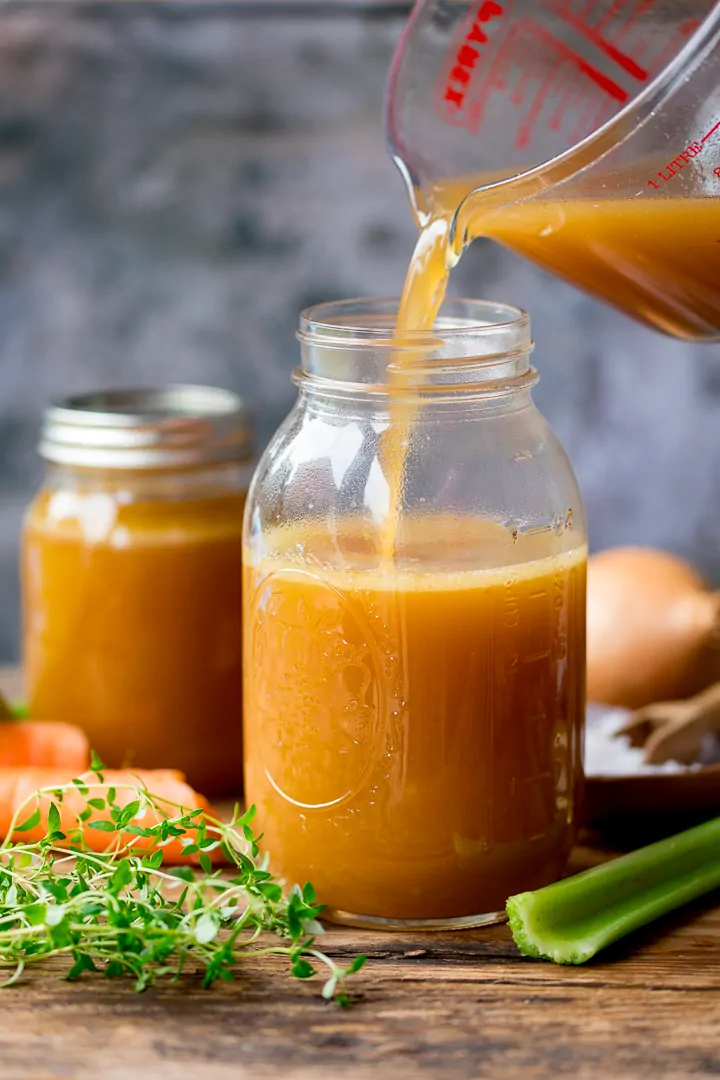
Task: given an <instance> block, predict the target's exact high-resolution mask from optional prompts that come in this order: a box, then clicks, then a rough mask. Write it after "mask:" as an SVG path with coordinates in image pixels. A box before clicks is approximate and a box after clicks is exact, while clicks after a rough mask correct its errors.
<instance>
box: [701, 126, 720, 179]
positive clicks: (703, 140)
mask: <svg viewBox="0 0 720 1080" xmlns="http://www.w3.org/2000/svg"><path fill="white" fill-rule="evenodd" d="M718 128H720V120H718V122H717V124H716V125H715V127H714V128H710V130H709V131H708V133H707V135H703V137H702V139H701V140H700V142H701V143H706V142H707V141H708V139H709V138H711V137H712V136H713V135H714V134H715V132H716V131H717V130H718ZM717 171H718V170H717V169H716V170H715V172H716V173H717ZM718 175H720V174H718Z"/></svg>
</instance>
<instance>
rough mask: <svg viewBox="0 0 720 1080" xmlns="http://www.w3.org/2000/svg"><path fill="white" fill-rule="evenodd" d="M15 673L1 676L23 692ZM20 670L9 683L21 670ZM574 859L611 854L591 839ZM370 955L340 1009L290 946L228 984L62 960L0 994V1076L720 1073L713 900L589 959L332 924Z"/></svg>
mask: <svg viewBox="0 0 720 1080" xmlns="http://www.w3.org/2000/svg"><path fill="white" fill-rule="evenodd" d="M16 680H17V676H16V673H15V672H11V673H9V679H8V673H7V672H2V671H0V686H1V687H2V688H3V690H4V691H5V692H8V693H9V694H11V696H15V695H16V694H17V693H18V691H19V687H18V684H17V681H16ZM13 683H14V685H13ZM584 839H585V841H586V842H585V843H584V845H583V846H581V847H578V848H577V849H576V851H575V853H574V855H573V860H572V869H573V870H580V869H584V868H586V867H588V866H592V865H594V864H596V863H598V862H602V861H603V860H604V859H607V858H608V857H611V856H612V855H613V854H614V853H613V851H612V849H609V848H608V847H607V846H604V845H603V843H602V840H601V838H599V837H597V836H590V835H588V836H587V837H585V838H584ZM325 944H326V947H327V949H328V951H329V952H330V953H331V954H332V955H333V956H335V957H337V958H349V957H351V956H353V955H356V954H357V953H358V952H364V953H366V954H367V955H368V958H369V959H368V964H367V966H366V968H365V969H364V970H363V972H362V973H361V974H360V975H359V976H358V977H357V980H356V983H355V987H356V992H357V1001H356V1003H355V1004H354V1006H353V1008H352V1009H350V1010H347V1011H342V1010H339V1009H338V1008H337V1007H336V1006H332V1005H328V1004H327V1003H325V1002H323V1001H322V1000H321V998H320V995H319V986H318V985H317V984H316V983H302V984H301V983H298V982H297V981H295V980H293V979H291V977H290V976H289V974H288V973H287V969H286V967H285V964H284V963H283V961H282V959H280V958H276V957H270V958H264V959H263V960H254V961H250V962H248V963H247V966H246V967H245V968H244V969H243V970H242V972H239V977H238V980H237V982H236V983H235V984H233V985H231V986H228V985H225V984H222V985H218V986H217V987H215V988H213V989H212V990H211V991H203V990H202V989H201V988H200V983H199V979H198V978H197V977H196V976H194V975H192V974H191V975H189V976H188V977H186V978H185V979H184V980H183V981H182V982H181V983H180V984H177V985H173V984H165V985H162V986H161V987H158V988H156V989H153V990H150V991H147V992H146V993H145V994H142V995H138V994H135V993H134V991H133V989H132V987H131V986H129V985H128V984H127V983H125V982H119V981H106V980H104V979H103V978H102V977H99V976H93V977H91V978H86V979H84V980H83V981H81V982H79V983H73V984H69V983H64V982H61V981H59V976H60V975H61V974H62V972H63V970H65V968H64V966H63V965H62V964H60V963H58V962H53V963H52V964H50V965H47V966H45V967H43V968H38V969H36V970H35V971H31V972H29V973H28V974H27V976H26V977H25V978H24V979H23V981H22V982H21V983H20V984H19V985H18V986H16V987H14V988H11V989H9V990H7V991H6V992H4V993H3V994H2V995H1V996H0V1006H1V1007H0V1080H56V1078H58V1077H70V1078H75V1080H136V1078H137V1077H138V1076H139V1075H140V1076H142V1080H170V1078H172V1080H231V1078H232V1080H245V1078H250V1077H266V1076H272V1077H275V1076H280V1075H282V1076H283V1077H289V1078H292V1080H331V1078H332V1080H335V1078H338V1077H343V1080H346V1078H347V1080H370V1078H372V1080H399V1078H408V1080H411V1078H413V1077H422V1078H423V1080H427V1078H438V1080H446V1078H447V1080H456V1078H457V1080H473V1078H476V1077H477V1078H481V1077H483V1078H484V1077H501V1078H502V1080H540V1078H546V1077H551V1076H552V1077H573V1078H575V1080H605V1078H617V1080H631V1078H632V1080H635V1078H644V1077H653V1078H654V1080H665V1078H667V1080H685V1078H688V1080H689V1078H690V1077H697V1076H713V1075H720V901H718V898H717V897H715V898H711V899H710V900H706V901H703V902H699V903H697V904H695V905H693V906H691V907H690V908H687V909H685V910H684V911H682V912H679V913H676V914H675V915H673V916H671V917H669V918H667V919H665V920H663V921H662V922H661V923H659V924H657V925H655V926H653V927H649V928H647V929H646V930H645V931H643V932H641V933H639V934H636V935H634V937H633V938H632V939H630V940H626V941H624V942H621V943H620V944H619V945H617V946H616V947H615V948H613V949H612V950H608V952H607V953H606V954H604V955H603V956H602V957H601V958H600V959H599V960H597V961H596V962H594V963H591V964H587V965H585V966H582V967H578V968H574V967H557V966H554V965H552V964H545V963H537V962H534V961H531V960H526V959H523V958H522V957H520V956H519V955H518V952H517V950H516V948H515V946H514V944H513V942H512V939H511V937H510V933H509V931H508V928H507V927H505V926H500V927H487V928H484V929H482V930H476V931H467V932H463V933H448V934H419V933H415V934H407V935H403V936H399V935H391V934H379V933H364V932H356V931H348V930H345V929H342V930H341V929H336V928H330V929H329V930H328V934H327V937H326V942H325Z"/></svg>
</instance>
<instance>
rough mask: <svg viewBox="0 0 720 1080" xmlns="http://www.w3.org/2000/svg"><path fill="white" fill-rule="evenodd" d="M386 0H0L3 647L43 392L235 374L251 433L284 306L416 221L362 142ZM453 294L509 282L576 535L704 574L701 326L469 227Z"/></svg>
mask: <svg viewBox="0 0 720 1080" xmlns="http://www.w3.org/2000/svg"><path fill="white" fill-rule="evenodd" d="M402 8H403V5H402V4H387V5H383V4H382V3H380V4H378V5H377V6H375V7H373V8H372V9H370V8H363V6H362V4H360V5H356V7H355V9H354V10H352V11H351V10H349V8H348V9H347V10H346V9H345V8H344V6H343V5H342V4H341V3H336V4H335V5H331V4H329V3H327V4H317V3H316V4H315V5H307V7H304V6H303V4H302V3H301V2H300V0H294V2H293V3H291V4H288V5H285V7H284V9H283V8H282V5H280V6H278V5H274V4H273V3H272V2H270V0H267V2H266V3H265V5H263V4H262V3H260V4H258V3H255V4H253V5H246V4H243V3H234V4H233V3H228V4H226V5H218V4H212V3H202V4H196V5H188V4H175V3H173V2H172V0H170V2H166V3H161V4H158V5H150V4H145V3H143V2H142V0H141V2H139V3H134V4H126V3H124V2H118V3H116V4H112V3H111V4H101V5H97V6H93V5H91V4H90V5H88V4H81V5H77V6H74V5H72V4H70V5H66V4H55V3H53V4H49V3H45V2H39V3H37V4H33V3H30V2H27V0H23V2H22V3H19V4H13V3H9V4H6V5H5V6H4V7H2V8H0V611H2V618H1V619H0V661H3V660H9V659H13V658H14V657H16V656H17V646H18V641H17V634H18V622H17V612H18V595H17V582H16V561H17V545H18V532H19V528H20V520H21V514H22V511H23V508H24V506H25V504H26V502H27V500H28V499H29V497H30V496H31V494H32V491H33V488H34V486H35V485H36V484H37V482H38V478H39V475H40V466H39V463H38V461H37V459H36V455H35V441H36V436H37V430H38V424H39V418H40V413H41V410H42V408H43V406H44V405H45V403H46V402H47V400H48V399H49V398H51V397H53V396H54V395H58V394H66V393H68V392H71V391H79V390H88V389H93V388H99V387H103V386H105V387H107V386H109V385H113V386H115V385H129V384H152V383H157V382H163V381H170V380H195V381H203V382H208V383H217V384H220V385H225V386H229V387H233V388H236V389H238V390H240V391H241V392H243V393H245V394H247V395H248V397H249V398H251V399H252V400H253V401H254V402H255V403H256V405H257V407H258V410H259V414H260V435H261V439H263V440H264V439H266V438H267V437H268V435H269V434H270V433H271V431H272V430H273V428H274V427H275V426H276V424H277V423H278V422H279V420H280V419H281V418H282V416H283V414H284V413H285V412H286V410H287V409H288V407H289V405H290V403H291V401H292V398H293V389H292V386H291V384H290V380H289V376H290V372H291V369H292V367H293V365H294V364H295V362H296V359H297V346H296V342H295V339H294V331H295V327H296V321H297V315H298V311H299V310H300V309H301V308H302V307H304V306H306V305H308V304H310V303H313V302H315V301H319V300H323V299H325V300H327V299H331V298H334V297H348V296H353V295H360V294H368V293H370V294H379V293H387V294H395V293H397V291H398V290H399V288H400V285H401V282H402V277H403V272H404V269H405V267H406V264H407V259H408V256H409V254H410V251H411V249H412V245H413V240H414V235H415V234H414V227H413V224H412V221H411V217H410V212H409V209H408V206H407V203H406V198H405V194H404V191H403V188H402V184H401V181H400V178H399V176H398V175H397V174H396V172H395V171H394V168H393V166H392V165H391V164H390V162H389V160H388V157H387V154H386V150H385V146H384V143H383V135H382V124H381V103H382V92H383V83H384V78H385V73H386V70H387V67H388V63H389V60H390V56H391V53H392V49H393V47H394V44H395V42H396V40H397V38H398V35H399V33H400V31H401V28H402V24H403V18H404V16H403V14H402ZM453 291H454V292H455V293H465V294H466V295H471V296H480V295H486V296H488V297H492V298H495V299H502V300H508V301H511V302H514V303H518V304H520V305H522V306H525V307H527V308H528V309H529V310H530V311H531V313H532V317H533V321H534V330H535V337H536V341H537V350H536V362H537V364H538V367H539V368H540V371H541V374H542V381H541V383H540V386H539V387H538V390H537V400H538V402H539V404H540V406H541V408H542V409H543V410H544V412H545V413H546V415H547V416H548V417H549V418H550V420H551V421H552V423H553V424H554V425H555V427H556V429H557V430H558V432H559V434H560V436H561V437H562V439H563V440H564V442H565V445H566V447H567V448H568V450H569V452H570V455H571V457H572V459H573V461H574V464H575V466H576V469H577V470H578V472H579V475H580V478H581V481H582V484H583V487H584V491H585V496H586V500H587V503H588V508H589V514H590V525H591V533H592V540H593V544H594V546H604V545H607V544H611V543H620V542H629V541H645V542H654V543H658V544H664V545H667V546H669V547H671V548H675V549H677V550H678V551H682V552H685V553H687V554H689V555H691V556H693V557H694V558H696V559H697V560H698V561H699V562H700V564H701V565H702V566H703V567H704V568H705V569H706V570H707V571H708V572H709V573H711V574H712V575H714V576H717V577H720V468H719V466H720V349H718V348H717V347H713V346H710V347H705V348H693V347H690V346H685V345H682V344H679V343H677V342H673V341H670V340H666V339H664V338H662V337H660V336H659V335H656V334H653V333H651V332H650V331H646V330H644V329H642V328H640V327H637V326H635V325H634V324H632V323H630V322H629V321H627V320H626V319H624V318H623V317H622V316H620V315H619V314H615V313H614V312H611V311H609V310H606V309H605V308H603V307H602V306H600V305H599V304H597V303H595V302H593V301H592V300H589V299H586V298H585V297H583V296H581V295H580V294H579V293H576V292H575V291H573V290H572V289H570V288H569V287H567V286H565V285H563V284H561V283H559V282H556V281H554V280H552V279H550V278H549V277H548V276H546V275H544V274H543V273H541V272H540V271H539V270H537V269H535V268H533V267H530V266H527V265H525V264H524V263H522V262H521V261H520V260H518V259H517V258H515V257H514V256H512V255H510V254H507V253H505V252H503V251H501V250H500V249H497V248H495V247H493V246H491V245H488V244H478V245H476V246H475V248H474V249H473V250H471V251H470V252H469V253H468V255H467V256H466V257H465V259H464V260H463V263H462V264H461V267H460V268H459V270H458V271H457V273H456V276H455V282H454V289H453Z"/></svg>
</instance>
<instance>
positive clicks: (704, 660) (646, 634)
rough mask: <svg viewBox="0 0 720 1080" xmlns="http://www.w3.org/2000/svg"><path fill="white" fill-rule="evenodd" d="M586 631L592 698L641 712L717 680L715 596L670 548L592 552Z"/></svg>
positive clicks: (718, 598) (719, 641)
mask: <svg viewBox="0 0 720 1080" xmlns="http://www.w3.org/2000/svg"><path fill="white" fill-rule="evenodd" d="M587 632H588V646H587V649H588V651H587V661H588V663H587V677H588V700H590V701H596V702H600V703H602V704H605V705H621V706H625V707H626V708H629V709H640V708H642V707H643V706H644V705H651V704H653V703H654V702H656V701H674V700H678V699H682V698H688V697H692V696H693V695H694V694H697V693H700V692H701V691H702V690H705V689H706V688H707V687H708V686H710V685H711V684H712V683H714V682H718V681H720V595H719V594H717V593H713V592H710V591H708V588H707V585H706V583H705V581H704V580H703V578H702V577H701V576H700V574H698V572H697V571H696V570H695V569H694V568H693V567H692V566H690V564H689V563H687V562H685V561H684V560H683V559H679V558H678V557H677V556H675V555H671V554H670V553H669V552H666V551H659V550H657V549H655V548H642V547H634V548H611V549H610V550H608V551H602V552H600V553H599V554H597V555H593V556H592V557H591V558H590V559H589V560H588V625H587Z"/></svg>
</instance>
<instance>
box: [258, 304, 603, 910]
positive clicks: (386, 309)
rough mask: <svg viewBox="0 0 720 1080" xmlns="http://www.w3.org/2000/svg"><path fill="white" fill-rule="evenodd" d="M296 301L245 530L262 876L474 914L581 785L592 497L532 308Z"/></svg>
mask: <svg viewBox="0 0 720 1080" xmlns="http://www.w3.org/2000/svg"><path fill="white" fill-rule="evenodd" d="M395 314H396V308H395V306H394V305H393V303H392V302H391V301H353V302H347V303H340V304H328V305H321V306H320V307H319V308H315V309H311V310H310V311H309V312H306V313H305V314H304V316H303V318H302V323H301V330H300V340H301V342H302V352H303V364H302V369H301V370H300V371H299V372H298V374H297V383H298V386H299V399H298V402H297V404H296V406H295V408H294V410H293V412H292V414H291V416H290V417H289V419H288V420H287V421H286V422H285V424H284V425H283V426H282V428H281V429H280V431H279V432H278V434H277V435H276V436H275V438H274V440H273V441H272V443H271V445H270V447H269V448H268V450H267V452H266V454H265V456H264V458H263V460H262V462H261V464H260V466H259V469H258V472H257V474H256V477H255V481H254V483H253V487H252V490H251V493H250V497H249V503H248V509H247V513H246V519H245V521H246V527H245V552H244V561H245V570H244V573H245V582H244V605H245V610H244V639H245V665H244V666H245V703H244V717H245V753H246V765H245V769H246V791H247V798H248V801H251V802H254V803H256V804H257V808H258V822H259V827H260V829H261V831H262V832H263V833H264V841H263V843H264V844H265V846H266V848H267V850H268V851H269V852H270V854H271V859H272V864H273V867H274V869H275V870H276V871H277V872H279V873H280V874H281V875H283V876H284V877H285V878H286V879H287V880H288V881H289V882H290V881H295V880H299V881H305V880H307V879H310V880H312V881H313V883H314V884H315V886H316V889H317V891H318V895H319V897H320V899H321V901H322V902H324V903H325V904H327V905H328V906H329V913H330V916H331V917H333V918H335V919H337V920H342V921H346V922H352V923H355V924H359V925H366V924H369V925H395V926H406V925H445V926H447V925H459V926H462V925H468V924H472V923H479V922H483V921H491V920H493V919H495V918H497V916H498V912H499V911H500V910H501V909H502V907H503V906H504V902H505V899H506V898H507V896H509V895H511V894H512V893H515V892H518V891H521V890H523V889H528V888H535V887H538V886H540V885H542V884H545V883H547V882H548V881H550V880H552V879H553V878H555V877H557V876H558V875H559V874H560V873H561V872H562V869H563V865H564V863H565V861H566V859H567V856H568V853H569V851H570V848H571V846H572V843H573V840H574V836H575V831H576V828H577V821H578V809H579V801H580V797H581V790H582V760H581V759H582V730H583V714H584V652H585V636H584V635H585V559H586V538H585V526H584V517H583V509H582V504H581V500H580V496H579V493H578V489H577V484H576V482H575V479H574V477H573V474H572V470H571V468H570V466H569V464H568V461H567V459H566V457H565V455H564V453H563V451H562V449H561V447H560V445H559V444H558V442H557V440H556V438H555V436H554V435H553V434H552V432H551V430H550V429H549V427H548V425H547V423H546V422H545V420H544V419H543V418H542V416H541V415H540V414H539V413H538V411H537V410H536V409H535V407H534V405H533V403H532V400H531V395H530V391H531V388H532V385H533V384H534V382H535V380H536V374H535V372H534V371H533V369H532V368H531V367H530V365H529V354H530V350H531V339H530V328H529V321H528V318H527V316H526V315H525V314H524V313H522V312H519V311H517V310H516V309H514V308H510V307H507V306H505V305H501V304H489V303H481V302H474V301H473V302H471V301H452V302H448V303H447V304H446V305H445V308H444V311H443V313H442V315H441V318H440V320H439V323H438V326H437V329H436V331H435V332H434V334H433V340H432V341H431V342H428V341H427V340H426V339H423V338H422V337H421V336H417V335H407V336H406V337H404V338H403V341H402V343H400V342H398V341H397V340H396V341H394V342H393V341H392V328H393V326H394V321H395Z"/></svg>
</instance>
